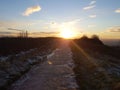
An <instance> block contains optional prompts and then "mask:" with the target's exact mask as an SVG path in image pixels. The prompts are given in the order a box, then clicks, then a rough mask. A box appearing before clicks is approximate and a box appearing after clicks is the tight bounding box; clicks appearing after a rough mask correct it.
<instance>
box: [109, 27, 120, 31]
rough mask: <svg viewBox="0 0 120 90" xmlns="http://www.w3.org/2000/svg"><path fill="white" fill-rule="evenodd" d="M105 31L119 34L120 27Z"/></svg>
mask: <svg viewBox="0 0 120 90" xmlns="http://www.w3.org/2000/svg"><path fill="white" fill-rule="evenodd" d="M107 31H108V32H120V26H115V27H111V28H109V29H108V30H107Z"/></svg>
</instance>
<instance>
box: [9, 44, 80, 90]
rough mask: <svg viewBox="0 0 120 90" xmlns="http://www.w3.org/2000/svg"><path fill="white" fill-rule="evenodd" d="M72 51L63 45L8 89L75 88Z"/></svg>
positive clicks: (51, 89) (69, 89) (74, 89)
mask: <svg viewBox="0 0 120 90" xmlns="http://www.w3.org/2000/svg"><path fill="white" fill-rule="evenodd" d="M73 66H74V64H73V60H72V52H71V50H70V48H69V46H68V45H63V46H61V47H60V48H58V49H56V50H55V51H53V53H51V54H50V55H48V56H47V60H46V61H45V62H44V63H42V64H39V65H37V66H34V67H33V68H32V69H31V70H30V71H29V72H28V73H27V74H26V75H24V76H23V77H21V79H20V80H18V81H17V82H15V83H14V84H13V85H12V87H11V89H10V90H77V88H78V86H77V84H76V80H75V77H74V72H73V70H72V69H73Z"/></svg>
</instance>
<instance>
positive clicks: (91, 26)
mask: <svg viewBox="0 0 120 90" xmlns="http://www.w3.org/2000/svg"><path fill="white" fill-rule="evenodd" d="M88 27H89V28H93V27H96V25H95V24H90V25H88Z"/></svg>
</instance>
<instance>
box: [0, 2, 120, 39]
mask: <svg viewBox="0 0 120 90" xmlns="http://www.w3.org/2000/svg"><path fill="white" fill-rule="evenodd" d="M64 29H68V30H72V31H74V32H76V37H80V36H82V35H88V36H91V35H93V34H96V35H99V37H100V38H103V39H120V0H0V36H6V35H15V34H17V33H18V32H20V30H27V31H28V32H29V33H30V35H31V36H33V37H36V36H57V35H58V33H59V32H61V31H62V30H64Z"/></svg>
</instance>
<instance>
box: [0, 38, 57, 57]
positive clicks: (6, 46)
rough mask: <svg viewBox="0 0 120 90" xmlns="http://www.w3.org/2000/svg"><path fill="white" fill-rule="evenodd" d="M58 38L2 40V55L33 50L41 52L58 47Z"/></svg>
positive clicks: (0, 47)
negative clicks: (36, 49)
mask: <svg viewBox="0 0 120 90" xmlns="http://www.w3.org/2000/svg"><path fill="white" fill-rule="evenodd" d="M58 41H59V39H58V38H0V55H3V56H5V55H9V54H16V53H19V52H21V51H27V50H29V49H33V48H39V49H40V50H41V51H43V50H45V49H49V48H51V47H54V48H55V47H56V46H57V44H58V43H56V42H58Z"/></svg>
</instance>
